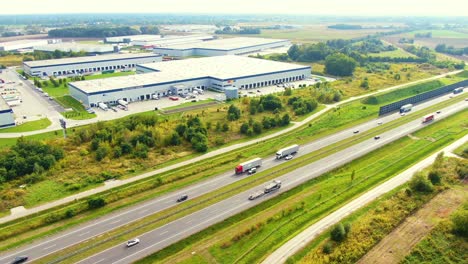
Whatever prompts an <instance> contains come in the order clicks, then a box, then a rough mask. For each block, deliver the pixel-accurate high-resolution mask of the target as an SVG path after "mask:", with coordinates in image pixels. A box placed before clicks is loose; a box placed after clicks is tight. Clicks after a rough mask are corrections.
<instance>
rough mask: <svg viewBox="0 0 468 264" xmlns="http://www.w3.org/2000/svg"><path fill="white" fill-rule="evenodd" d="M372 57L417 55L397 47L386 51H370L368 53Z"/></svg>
mask: <svg viewBox="0 0 468 264" xmlns="http://www.w3.org/2000/svg"><path fill="white" fill-rule="evenodd" d="M367 55H368V56H371V57H390V58H406V57H416V56H415V55H413V54H411V53H409V52H406V51H404V50H402V49H396V50H392V51H384V52H379V53H369V54H367Z"/></svg>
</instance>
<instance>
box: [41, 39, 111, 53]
mask: <svg viewBox="0 0 468 264" xmlns="http://www.w3.org/2000/svg"><path fill="white" fill-rule="evenodd" d="M34 50H41V51H49V52H53V51H55V50H60V51H65V52H70V51H73V52H79V51H85V52H89V53H91V52H96V53H102V52H113V51H114V47H113V46H112V45H99V44H80V43H75V42H68V43H56V44H49V45H41V46H34Z"/></svg>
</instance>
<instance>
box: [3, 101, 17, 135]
mask: <svg viewBox="0 0 468 264" xmlns="http://www.w3.org/2000/svg"><path fill="white" fill-rule="evenodd" d="M11 126H15V117H14V115H13V110H12V109H11V108H10V106H9V105H8V104H7V102H6V101H5V100H4V99H3V98H2V97H1V96H0V128H5V127H11Z"/></svg>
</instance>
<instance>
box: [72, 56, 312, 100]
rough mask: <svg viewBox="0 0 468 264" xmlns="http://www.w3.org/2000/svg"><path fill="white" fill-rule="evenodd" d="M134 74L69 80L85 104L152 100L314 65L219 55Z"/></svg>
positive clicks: (288, 76) (290, 74)
mask: <svg viewBox="0 0 468 264" xmlns="http://www.w3.org/2000/svg"><path fill="white" fill-rule="evenodd" d="M136 68H137V72H138V73H141V74H136V75H132V76H122V77H113V78H108V79H100V80H89V81H80V82H70V83H68V86H69V88H70V94H71V95H72V96H73V97H74V98H75V99H77V100H78V101H80V102H81V103H83V104H84V105H86V106H97V105H98V103H100V102H104V103H110V104H115V103H116V102H117V101H118V100H120V99H122V100H125V101H127V102H134V101H142V100H149V99H151V98H152V95H156V96H167V95H171V94H174V95H175V94H180V93H188V92H191V91H192V90H193V89H194V88H199V89H203V90H204V89H212V90H217V91H220V92H224V91H225V90H227V89H232V88H235V89H256V88H260V87H264V86H271V85H275V84H278V83H285V82H292V81H298V80H303V79H305V78H309V77H310V75H311V67H310V66H304V65H296V64H291V63H284V62H276V61H269V60H262V59H256V58H249V57H241V56H230V55H228V56H217V57H207V58H199V59H186V60H176V61H167V62H156V63H149V64H142V65H137V67H136Z"/></svg>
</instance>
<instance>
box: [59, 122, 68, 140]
mask: <svg viewBox="0 0 468 264" xmlns="http://www.w3.org/2000/svg"><path fill="white" fill-rule="evenodd" d="M60 126H61V127H62V130H63V138H67V122H66V121H65V119H62V118H60Z"/></svg>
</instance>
